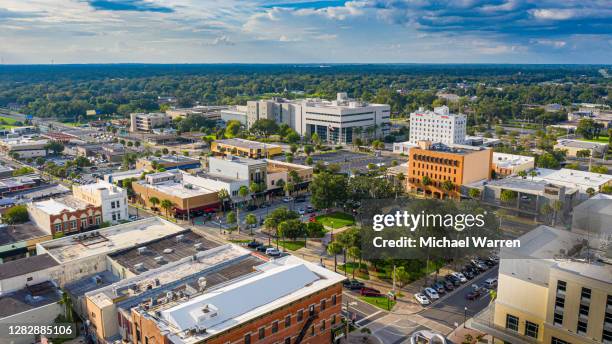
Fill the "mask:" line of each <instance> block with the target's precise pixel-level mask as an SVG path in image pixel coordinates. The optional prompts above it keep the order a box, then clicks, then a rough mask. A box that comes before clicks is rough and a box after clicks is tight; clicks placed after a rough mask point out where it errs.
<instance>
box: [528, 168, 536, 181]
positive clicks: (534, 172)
mask: <svg viewBox="0 0 612 344" xmlns="http://www.w3.org/2000/svg"><path fill="white" fill-rule="evenodd" d="M537 175H538V171H536V170H535V169H533V170H531V171H529V176H530V177H531V180H533V177H537Z"/></svg>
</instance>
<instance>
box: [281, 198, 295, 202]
mask: <svg viewBox="0 0 612 344" xmlns="http://www.w3.org/2000/svg"><path fill="white" fill-rule="evenodd" d="M291 201H293V197H283V202H285V203H289V202H291Z"/></svg>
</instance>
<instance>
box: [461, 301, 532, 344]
mask: <svg viewBox="0 0 612 344" xmlns="http://www.w3.org/2000/svg"><path fill="white" fill-rule="evenodd" d="M494 314H495V303H491V304H490V305H489V306H487V308H485V309H483V310H482V311H480V313H478V314H476V315H475V316H474V317H473V318H472V319H469V320H468V321H467V323H466V325H467V326H468V327H470V328H473V329H475V330H478V331H482V332H484V333H487V334H489V335H491V336H493V337H495V338H497V339H501V340H503V341H505V342H508V343H513V344H536V343H538V341H537V339H535V338H531V337H527V336H524V335H522V334H521V333H519V332H516V331H513V330H510V329H507V328H505V327H503V326H499V325H496V324H495V323H494V322H493V317H494Z"/></svg>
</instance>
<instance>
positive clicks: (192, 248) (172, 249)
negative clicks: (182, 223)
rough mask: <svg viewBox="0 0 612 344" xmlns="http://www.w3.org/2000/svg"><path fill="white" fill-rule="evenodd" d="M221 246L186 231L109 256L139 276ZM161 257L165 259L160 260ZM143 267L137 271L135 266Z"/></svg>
mask: <svg viewBox="0 0 612 344" xmlns="http://www.w3.org/2000/svg"><path fill="white" fill-rule="evenodd" d="M217 246H219V244H218V243H216V242H214V241H211V240H208V239H206V238H205V237H203V236H200V235H198V234H196V233H194V232H192V231H191V230H184V231H182V232H178V233H175V234H172V235H169V236H166V237H164V238H161V239H157V240H153V241H150V242H148V243H146V244H141V245H138V246H134V247H131V248H128V249H125V250H121V251H118V252H115V253H112V254H110V255H109V257H110V259H112V260H114V261H116V262H117V263H119V264H120V265H121V266H123V267H125V268H126V269H128V270H130V271H131V272H132V273H134V274H136V275H138V274H141V273H142V272H144V271H148V270H153V269H157V268H159V267H160V266H162V265H164V264H168V263H171V262H175V261H178V260H180V259H183V258H185V257H191V256H193V255H194V254H196V253H198V252H200V251H204V250H208V249H211V248H214V247H217ZM159 257H162V258H163V259H161V260H159ZM138 264H141V265H142V267H141V268H138V269H136V268H135V266H137V265H138Z"/></svg>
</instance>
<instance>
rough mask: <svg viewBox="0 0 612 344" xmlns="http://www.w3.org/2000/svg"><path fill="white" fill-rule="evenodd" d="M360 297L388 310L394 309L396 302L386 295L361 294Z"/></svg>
mask: <svg viewBox="0 0 612 344" xmlns="http://www.w3.org/2000/svg"><path fill="white" fill-rule="evenodd" d="M359 299H360V300H361V301H363V302H367V303H369V304H371V305H373V306H376V307H378V308H380V309H383V310H386V311H390V310H392V309H393V306H395V303H396V302H395V301H393V299H389V298H387V297H385V296H378V297H376V296H360V297H359Z"/></svg>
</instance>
